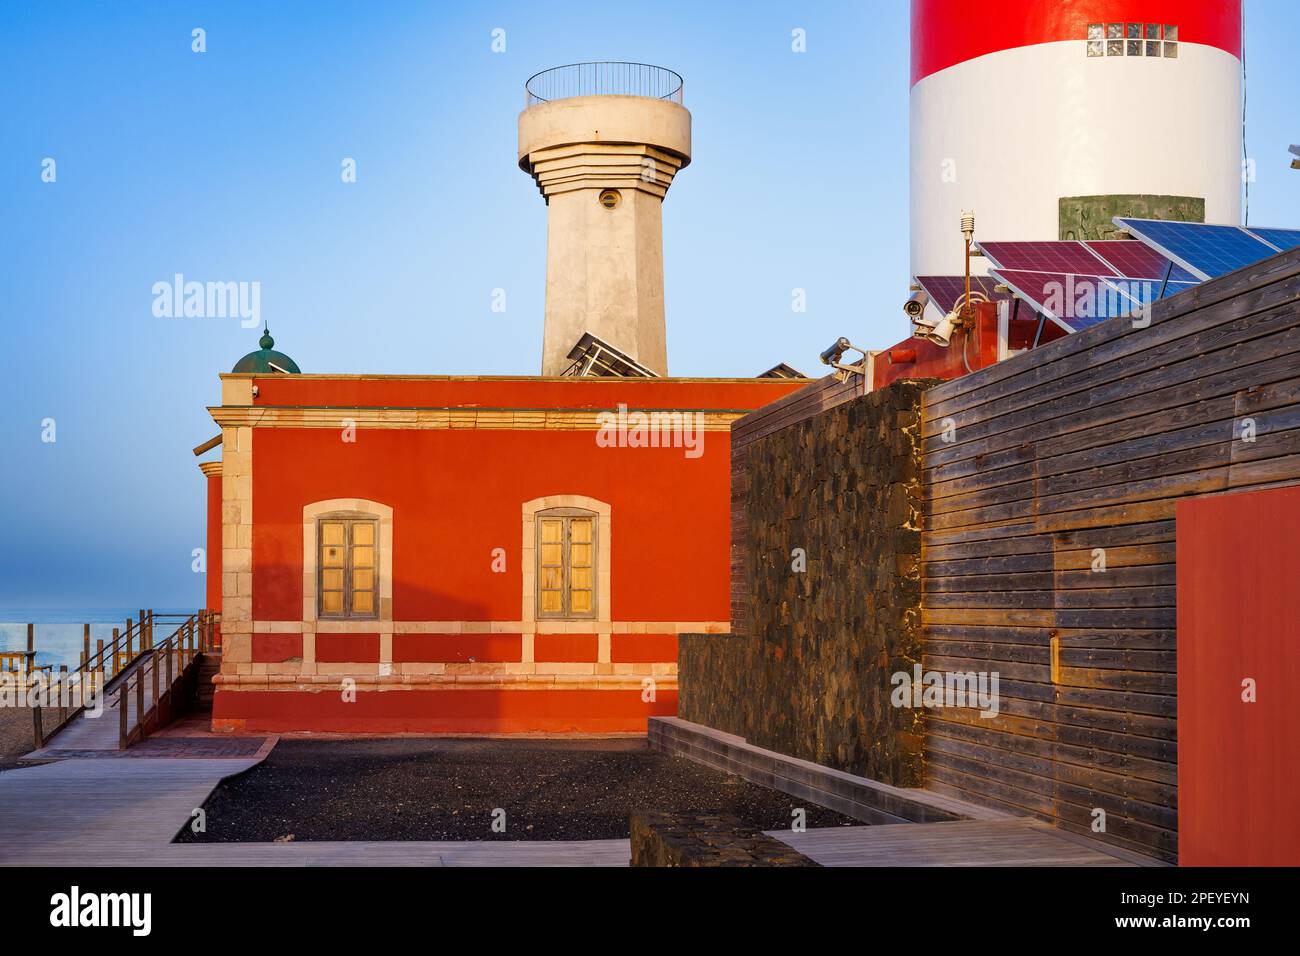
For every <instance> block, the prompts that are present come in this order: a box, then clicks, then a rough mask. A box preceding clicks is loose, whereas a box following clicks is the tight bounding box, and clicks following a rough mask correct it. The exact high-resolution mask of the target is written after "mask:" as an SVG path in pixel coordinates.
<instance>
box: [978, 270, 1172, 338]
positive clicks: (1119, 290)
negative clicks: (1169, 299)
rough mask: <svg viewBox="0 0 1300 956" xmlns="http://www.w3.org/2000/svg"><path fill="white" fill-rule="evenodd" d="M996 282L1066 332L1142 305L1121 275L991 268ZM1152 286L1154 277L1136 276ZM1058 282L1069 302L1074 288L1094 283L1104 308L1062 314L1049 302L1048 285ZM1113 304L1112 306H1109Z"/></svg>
mask: <svg viewBox="0 0 1300 956" xmlns="http://www.w3.org/2000/svg"><path fill="white" fill-rule="evenodd" d="M989 274H990V275H993V276H996V277H997V279H998V281H999V282H1002V283H1005V284H1006V285H1008V286H1010V287H1011V288H1012V289H1014V290H1015V291H1016V294H1017V296H1019V298H1021V299H1023V300H1024V301H1025V302H1028V303H1029V304H1030V305H1031V306H1032V307H1033V308H1034V309H1035V310H1036V311H1037V312H1039V313H1041V314H1042V315H1045V316H1046V317H1047V318H1049V319H1051V320H1052V321H1053V322H1054V323H1056V324H1057V325H1058V326H1060V327H1061V328H1062V329H1064V330H1065V331H1067V332H1079V331H1082V330H1083V329H1086V328H1090V327H1092V326H1094V325H1096V324H1097V323H1099V322H1104V321H1106V320H1107V319H1113V318H1119V317H1121V316H1127V315H1132V314H1133V312H1135V311H1136V310H1137V309H1138V308H1140V307H1141V306H1142V302H1141V299H1140V298H1135V297H1134V296H1132V295H1130V294H1129V292H1128V291H1126V290H1125V288H1124V287H1122V286H1119V285H1117V284H1116V283H1117V282H1124V281H1125V280H1124V279H1123V278H1122V277H1120V276H1096V275H1085V274H1083V273H1059V272H1034V271H1032V270H1016V269H1006V270H1001V269H999V270H994V271H992V272H990V273H989ZM1139 281H1141V282H1145V283H1148V284H1149V285H1150V286H1152V287H1154V286H1156V285H1157V283H1156V281H1155V280H1139ZM1053 282H1054V283H1057V284H1059V285H1060V286H1061V287H1062V289H1061V291H1062V292H1063V293H1064V294H1065V297H1066V300H1067V302H1069V303H1070V304H1073V303H1076V302H1077V301H1078V298H1079V296H1078V293H1077V291H1076V290H1077V289H1079V288H1081V287H1082V286H1083V285H1089V284H1090V285H1093V286H1094V287H1096V288H1095V290H1094V294H1093V303H1094V305H1095V304H1096V303H1098V302H1100V303H1102V304H1103V306H1104V308H1103V309H1102V310H1101V311H1099V312H1098V313H1097V314H1094V315H1062V314H1060V312H1059V311H1058V310H1056V309H1053V308H1051V307H1050V306H1049V305H1048V298H1049V297H1048V295H1047V285H1048V283H1053ZM1112 306H1113V308H1112Z"/></svg>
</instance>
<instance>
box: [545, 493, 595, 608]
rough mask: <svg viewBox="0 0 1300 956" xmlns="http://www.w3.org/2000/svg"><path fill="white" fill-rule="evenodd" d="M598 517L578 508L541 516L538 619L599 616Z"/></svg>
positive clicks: (550, 512)
mask: <svg viewBox="0 0 1300 956" xmlns="http://www.w3.org/2000/svg"><path fill="white" fill-rule="evenodd" d="M596 520H597V519H596V515H594V514H592V513H591V512H588V511H578V510H576V509H556V510H552V511H543V512H542V513H540V514H539V515H538V516H537V616H538V618H561V619H570V618H594V617H595V616H596V540H597V539H596V531H597V529H596Z"/></svg>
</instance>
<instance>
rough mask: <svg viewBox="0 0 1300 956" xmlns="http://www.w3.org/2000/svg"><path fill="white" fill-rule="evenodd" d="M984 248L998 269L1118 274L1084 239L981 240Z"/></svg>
mask: <svg viewBox="0 0 1300 956" xmlns="http://www.w3.org/2000/svg"><path fill="white" fill-rule="evenodd" d="M980 252H982V253H983V254H984V257H985V258H986V259H988V261H989V262H990V264H991V265H992V266H993V268H995V269H1010V270H1012V271H1014V272H1051V273H1057V274H1061V275H1097V276H1109V275H1118V274H1119V273H1117V272H1116V271H1115V270H1114V268H1112V267H1111V266H1110V265H1109V264H1108V263H1107V262H1106V261H1105V260H1103V259H1101V258H1100V257H1098V256H1097V255H1096V254H1095V253H1093V251H1092V250H1091V249H1089V248H1088V246H1087V245H1085V244H1084V243H1082V242H1079V241H1077V240H1073V239H1066V240H1058V241H1054V242H1046V241H1045V242H981V243H980Z"/></svg>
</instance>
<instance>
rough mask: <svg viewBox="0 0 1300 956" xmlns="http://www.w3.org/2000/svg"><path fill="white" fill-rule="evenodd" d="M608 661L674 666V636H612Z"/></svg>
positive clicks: (675, 641) (675, 636)
mask: <svg viewBox="0 0 1300 956" xmlns="http://www.w3.org/2000/svg"><path fill="white" fill-rule="evenodd" d="M609 659H610V660H611V661H613V662H614V663H615V664H676V663H677V635H676V634H614V635H611V636H610V639H609Z"/></svg>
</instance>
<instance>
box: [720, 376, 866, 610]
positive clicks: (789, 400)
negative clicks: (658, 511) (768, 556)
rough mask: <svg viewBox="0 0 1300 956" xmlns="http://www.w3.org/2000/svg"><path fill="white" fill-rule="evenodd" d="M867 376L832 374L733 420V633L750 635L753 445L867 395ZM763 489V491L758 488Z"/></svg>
mask: <svg viewBox="0 0 1300 956" xmlns="http://www.w3.org/2000/svg"><path fill="white" fill-rule="evenodd" d="M862 388H863V382H862V376H860V375H851V376H849V378H848V380H847V381H844V382H840V381H837V380H836V379H835V376H833V375H827V376H826V377H825V378H820V379H818V380H817V381H815V382H812V383H810V384H808V385H806V386H804V387H803V388H801V389H799V390H798V391H797V392H791V393H790V394H789V395H786V396H785V397H784V398H781V399H778V400H777V401H775V402H772V403H770V404H768V405H764V406H763V407H762V408H758V409H755V410H754V411H752V412H750V413H749V414H748V415H745V416H744V417H742V418H738V419H736V420H735V421H734V422H732V423H731V633H732V634H748V633H749V583H748V581H747V580H746V577H745V547H746V536H745V524H746V519H745V497H746V495H748V494H749V471H748V460H749V451H748V449H749V446H750V445H751V444H753V443H754V442H756V441H758V439H760V438H762V437H763V436H765V435H770V434H772V433H773V432H777V431H780V430H781V429H783V428H787V427H789V426H790V425H793V424H795V423H796V422H801V421H803V420H804V419H806V418H812V417H813V416H814V415H819V414H821V413H822V412H823V411H825V410H826V409H828V408H834V407H835V406H837V405H843V404H844V403H845V402H847V401H850V400H851V399H853V398H854V397H856V396H858V395H861V394H863V392H862ZM759 493H761V489H759Z"/></svg>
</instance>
